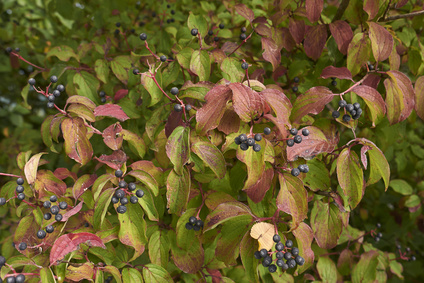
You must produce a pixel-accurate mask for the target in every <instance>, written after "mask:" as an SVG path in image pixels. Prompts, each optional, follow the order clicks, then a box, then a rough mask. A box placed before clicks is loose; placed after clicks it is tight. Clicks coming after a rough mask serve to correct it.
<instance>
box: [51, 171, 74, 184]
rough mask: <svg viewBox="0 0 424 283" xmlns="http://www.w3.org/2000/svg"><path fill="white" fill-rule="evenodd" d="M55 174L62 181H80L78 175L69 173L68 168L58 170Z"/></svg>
mask: <svg viewBox="0 0 424 283" xmlns="http://www.w3.org/2000/svg"><path fill="white" fill-rule="evenodd" d="M53 174H54V175H55V176H56V177H58V178H59V179H61V180H64V179H66V178H71V179H72V180H74V181H76V180H77V179H78V176H77V174H76V173H74V172H71V171H69V169H68V168H56V170H54V173H53Z"/></svg>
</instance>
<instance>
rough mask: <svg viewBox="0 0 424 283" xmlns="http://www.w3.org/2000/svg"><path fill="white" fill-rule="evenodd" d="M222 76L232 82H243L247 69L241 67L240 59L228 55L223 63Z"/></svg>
mask: <svg viewBox="0 0 424 283" xmlns="http://www.w3.org/2000/svg"><path fill="white" fill-rule="evenodd" d="M221 70H222V76H223V77H224V79H226V80H229V81H230V82H232V83H241V82H242V81H243V78H244V76H245V71H244V70H243V69H242V68H241V63H240V60H237V59H236V58H232V57H227V58H225V59H224V61H222V64H221Z"/></svg>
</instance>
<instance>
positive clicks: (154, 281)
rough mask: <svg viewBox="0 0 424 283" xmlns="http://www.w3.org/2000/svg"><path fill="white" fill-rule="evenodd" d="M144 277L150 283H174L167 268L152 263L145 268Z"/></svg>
mask: <svg viewBox="0 0 424 283" xmlns="http://www.w3.org/2000/svg"><path fill="white" fill-rule="evenodd" d="M143 277H144V280H146V282H149V283H165V282H168V283H173V282H174V280H172V277H171V275H169V273H168V271H166V269H165V268H163V267H161V266H159V265H156V264H152V263H148V264H146V265H145V266H144V267H143Z"/></svg>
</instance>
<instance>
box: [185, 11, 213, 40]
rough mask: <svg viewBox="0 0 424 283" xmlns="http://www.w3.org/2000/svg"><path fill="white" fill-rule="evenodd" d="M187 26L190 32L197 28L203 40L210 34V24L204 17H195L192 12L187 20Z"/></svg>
mask: <svg viewBox="0 0 424 283" xmlns="http://www.w3.org/2000/svg"><path fill="white" fill-rule="evenodd" d="M187 25H188V28H189V29H190V30H192V29H194V28H197V29H198V31H199V33H200V35H201V36H202V38H204V37H205V36H206V34H207V33H208V23H207V22H206V19H205V18H204V17H203V16H202V15H194V14H193V13H192V12H190V14H189V16H188V19H187Z"/></svg>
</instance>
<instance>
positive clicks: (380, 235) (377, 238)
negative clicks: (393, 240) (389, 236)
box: [372, 223, 383, 242]
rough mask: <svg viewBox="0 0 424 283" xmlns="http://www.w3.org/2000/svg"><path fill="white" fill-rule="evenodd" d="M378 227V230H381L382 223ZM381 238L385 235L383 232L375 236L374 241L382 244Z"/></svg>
mask: <svg viewBox="0 0 424 283" xmlns="http://www.w3.org/2000/svg"><path fill="white" fill-rule="evenodd" d="M376 227H377V229H380V228H381V224H380V223H377V225H376ZM372 235H373V234H372ZM381 238H383V233H381V232H378V233H376V234H375V236H374V240H375V241H376V242H380V240H381Z"/></svg>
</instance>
